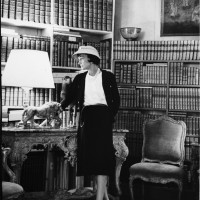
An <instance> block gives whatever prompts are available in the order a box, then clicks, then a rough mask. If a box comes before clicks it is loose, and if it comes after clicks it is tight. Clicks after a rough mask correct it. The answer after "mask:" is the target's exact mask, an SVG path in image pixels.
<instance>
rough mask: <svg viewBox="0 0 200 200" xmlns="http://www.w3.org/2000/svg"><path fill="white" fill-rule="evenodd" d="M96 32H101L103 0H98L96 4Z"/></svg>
mask: <svg viewBox="0 0 200 200" xmlns="http://www.w3.org/2000/svg"><path fill="white" fill-rule="evenodd" d="M97 10H98V15H97V30H102V17H103V11H102V10H103V0H98V3H97Z"/></svg>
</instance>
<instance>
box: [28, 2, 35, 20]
mask: <svg viewBox="0 0 200 200" xmlns="http://www.w3.org/2000/svg"><path fill="white" fill-rule="evenodd" d="M28 19H29V21H31V22H34V21H35V0H32V1H30V4H29V16H28Z"/></svg>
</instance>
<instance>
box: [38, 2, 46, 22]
mask: <svg viewBox="0 0 200 200" xmlns="http://www.w3.org/2000/svg"><path fill="white" fill-rule="evenodd" d="M39 15H40V23H43V24H44V23H45V0H40V14H39Z"/></svg>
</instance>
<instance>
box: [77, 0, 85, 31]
mask: <svg viewBox="0 0 200 200" xmlns="http://www.w3.org/2000/svg"><path fill="white" fill-rule="evenodd" d="M83 14H84V1H83V0H78V28H83Z"/></svg>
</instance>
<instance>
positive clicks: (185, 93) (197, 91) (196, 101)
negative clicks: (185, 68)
mask: <svg viewBox="0 0 200 200" xmlns="http://www.w3.org/2000/svg"><path fill="white" fill-rule="evenodd" d="M169 109H175V110H200V88H169Z"/></svg>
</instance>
